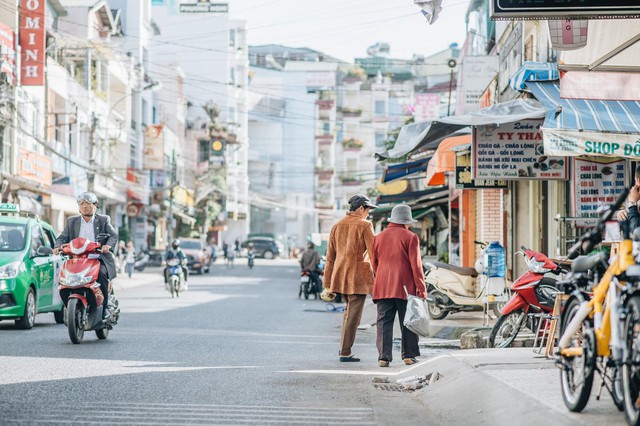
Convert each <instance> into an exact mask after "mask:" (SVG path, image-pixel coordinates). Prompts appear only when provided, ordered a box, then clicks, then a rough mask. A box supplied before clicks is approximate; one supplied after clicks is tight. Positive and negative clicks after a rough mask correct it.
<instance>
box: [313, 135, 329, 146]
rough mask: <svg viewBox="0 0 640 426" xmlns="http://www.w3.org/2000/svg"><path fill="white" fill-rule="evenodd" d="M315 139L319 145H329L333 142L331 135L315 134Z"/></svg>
mask: <svg viewBox="0 0 640 426" xmlns="http://www.w3.org/2000/svg"><path fill="white" fill-rule="evenodd" d="M316 140H317V141H318V144H320V145H331V144H332V143H333V135H316Z"/></svg>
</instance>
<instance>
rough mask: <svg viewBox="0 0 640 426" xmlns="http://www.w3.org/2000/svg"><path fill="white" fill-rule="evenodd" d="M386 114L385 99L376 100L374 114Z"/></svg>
mask: <svg viewBox="0 0 640 426" xmlns="http://www.w3.org/2000/svg"><path fill="white" fill-rule="evenodd" d="M386 114H387V103H386V102H385V101H376V104H375V115H378V116H379V115H386Z"/></svg>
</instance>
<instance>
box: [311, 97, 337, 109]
mask: <svg viewBox="0 0 640 426" xmlns="http://www.w3.org/2000/svg"><path fill="white" fill-rule="evenodd" d="M334 104H335V101H334V100H333V99H318V100H317V101H316V105H318V109H319V110H320V111H322V110H328V109H332V108H333V105H334Z"/></svg>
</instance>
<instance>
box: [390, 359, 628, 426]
mask: <svg viewBox="0 0 640 426" xmlns="http://www.w3.org/2000/svg"><path fill="white" fill-rule="evenodd" d="M381 370H382V369H381ZM435 372H437V373H438V374H439V376H440V378H439V380H438V381H436V382H435V383H432V384H431V385H428V386H426V387H425V388H423V389H420V390H418V391H416V392H415V393H414V394H413V395H414V396H416V397H417V398H420V399H421V400H422V402H423V403H425V404H426V406H427V408H428V410H427V411H428V412H429V413H430V418H429V419H425V424H447V425H456V424H460V425H462V424H465V425H468V424H473V425H484V424H486V425H491V426H496V425H514V424H518V425H536V426H538V425H540V423H541V419H545V420H544V423H546V424H549V425H576V426H577V425H584V424H607V425H608V426H612V425H623V424H626V422H625V418H624V414H623V413H621V412H619V411H618V410H617V408H616V407H615V405H614V404H613V401H612V400H611V396H610V395H609V393H608V392H607V391H606V389H605V390H603V392H602V397H601V399H600V400H596V394H597V392H598V390H599V388H600V381H599V376H598V375H596V376H595V381H594V385H593V391H592V396H591V398H590V400H589V403H588V404H587V407H586V408H585V409H584V411H583V412H582V413H571V412H569V410H568V409H567V408H566V407H565V405H564V402H563V400H562V394H561V390H560V370H559V369H558V368H556V366H555V363H554V361H553V360H550V359H546V358H544V357H541V356H539V355H537V354H535V353H533V351H532V349H531V348H509V349H472V350H466V351H454V352H451V353H448V354H445V355H440V356H437V357H434V358H431V359H427V360H423V361H422V362H420V363H418V364H416V365H415V366H413V367H410V368H408V369H405V370H403V372H402V373H401V374H399V375H398V377H397V379H402V378H405V379H406V378H409V377H411V376H423V375H427V374H431V373H435Z"/></svg>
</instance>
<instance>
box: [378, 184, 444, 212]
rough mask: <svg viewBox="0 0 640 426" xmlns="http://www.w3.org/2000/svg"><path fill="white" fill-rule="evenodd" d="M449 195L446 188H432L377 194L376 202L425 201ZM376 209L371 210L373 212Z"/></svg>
mask: <svg viewBox="0 0 640 426" xmlns="http://www.w3.org/2000/svg"><path fill="white" fill-rule="evenodd" d="M447 196H449V189H448V188H444V189H443V188H433V189H426V190H423V191H412V192H404V193H402V194H395V195H379V196H378V198H377V203H378V204H390V203H393V204H398V203H412V202H417V201H427V200H432V199H434V200H435V199H439V198H443V197H447ZM376 210H377V209H375V210H373V212H375V211H376Z"/></svg>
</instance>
